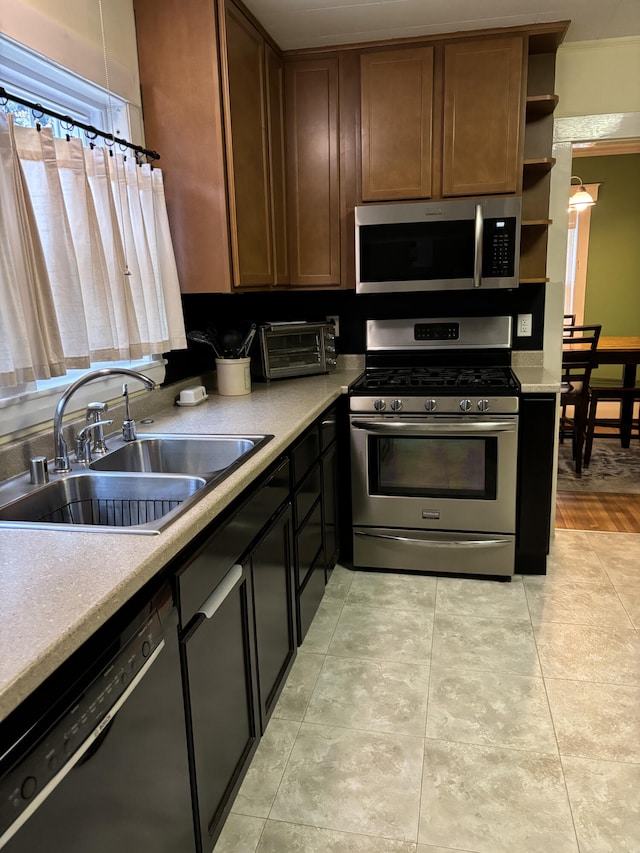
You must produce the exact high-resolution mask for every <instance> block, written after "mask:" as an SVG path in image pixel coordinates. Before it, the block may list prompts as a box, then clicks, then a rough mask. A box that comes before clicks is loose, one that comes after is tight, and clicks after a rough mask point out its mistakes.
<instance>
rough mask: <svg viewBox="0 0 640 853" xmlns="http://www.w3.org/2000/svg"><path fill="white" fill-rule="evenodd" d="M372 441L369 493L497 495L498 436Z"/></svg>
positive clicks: (371, 438) (492, 497) (478, 497)
mask: <svg viewBox="0 0 640 853" xmlns="http://www.w3.org/2000/svg"><path fill="white" fill-rule="evenodd" d="M368 441H369V446H368V458H369V491H370V493H371V494H374V495H389V496H403V497H421V498H422V497H434V498H442V497H446V498H461V499H469V498H474V499H476V500H487V501H491V500H495V499H496V479H497V478H496V471H497V459H498V439H497V438H483V437H480V436H473V437H457V436H451V437H450V436H447V437H433V438H432V437H415V436H410V437H409V436H407V437H395V436H394V437H386V436H369V437H368Z"/></svg>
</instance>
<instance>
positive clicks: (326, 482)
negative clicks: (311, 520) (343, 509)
mask: <svg viewBox="0 0 640 853" xmlns="http://www.w3.org/2000/svg"><path fill="white" fill-rule="evenodd" d="M337 474H338V453H337V448H336V445H335V443H334V444H332V445H331V446H330V447H329V449H328V450H327V451H326V452H325V454H324V456H323V457H322V527H323V543H324V558H325V568H326V572H327V580H329V576H330V575H331V572H332V571H333V569H334V566H335V564H336V563H337V562H338V556H339V545H338V492H337V486H338V477H337Z"/></svg>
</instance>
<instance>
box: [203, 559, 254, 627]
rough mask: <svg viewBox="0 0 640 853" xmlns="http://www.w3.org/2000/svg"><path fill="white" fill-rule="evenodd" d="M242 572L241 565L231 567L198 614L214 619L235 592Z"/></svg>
mask: <svg viewBox="0 0 640 853" xmlns="http://www.w3.org/2000/svg"><path fill="white" fill-rule="evenodd" d="M242 571H243V570H242V566H241V565H240V563H235V564H234V565H233V566H231V568H230V569H229V571H228V572H227V574H226V575H225V576H224V577H223V578H222V580H221V581H220V583H219V584H218V586H217V587H216V588H215V589H214V590H213V592H212V593H211V595H210V596H209V598H207V600H206V601H205V602H204V604H202V605H201V606H200V607H199V608H198V613H201V614H202V615H203V616H205V617H206V618H207V619H212V618H213V616H214V614H215V613H216V611H217V610H219V609H220V607H222V605H223V604H224V602H225V601H226V599H227V598H228V597H229V596H230V595H231V593H232V592H233V590H234V588H235V586H236V584H237V583H238V581H239V580H240V579H241V578H242Z"/></svg>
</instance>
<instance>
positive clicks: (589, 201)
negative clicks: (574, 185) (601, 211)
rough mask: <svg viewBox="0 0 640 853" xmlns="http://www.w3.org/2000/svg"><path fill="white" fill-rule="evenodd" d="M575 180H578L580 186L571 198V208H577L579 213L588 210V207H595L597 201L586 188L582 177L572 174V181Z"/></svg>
mask: <svg viewBox="0 0 640 853" xmlns="http://www.w3.org/2000/svg"><path fill="white" fill-rule="evenodd" d="M573 181H578V183H579V184H580V186H579V187H578V191H577V192H575V193H574V194H573V195H572V196H571V198H570V199H569V209H570V210H577V211H578V213H579V212H580V211H581V210H586V209H587V208H588V207H593V205H594V204H595V201H594V199H593V196H592V195H591V193H588V192H587V191H586V189H585V188H584V184H583V183H582V178H579V177H578V176H577V175H572V176H571V182H573Z"/></svg>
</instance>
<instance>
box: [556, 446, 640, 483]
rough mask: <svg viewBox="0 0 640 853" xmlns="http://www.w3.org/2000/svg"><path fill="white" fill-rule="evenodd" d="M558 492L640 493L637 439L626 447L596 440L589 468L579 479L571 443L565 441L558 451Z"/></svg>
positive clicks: (639, 464)
mask: <svg viewBox="0 0 640 853" xmlns="http://www.w3.org/2000/svg"><path fill="white" fill-rule="evenodd" d="M558 490H559V491H566V492H608V493H610V494H616V493H617V494H640V442H639V441H638V439H637V438H635V437H634V438H633V440H632V441H631V446H630V447H627V448H624V447H620V442H619V441H618V440H616V439H613V438H610V439H609V438H600V439H598V438H596V439H594V442H593V449H592V451H591V462H590V463H589V467H588V468H583V470H582V477H576V472H575V465H574V463H573V459H572V458H571V442H570V441H565V443H564V444H561V445H560V449H559V451H558Z"/></svg>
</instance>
